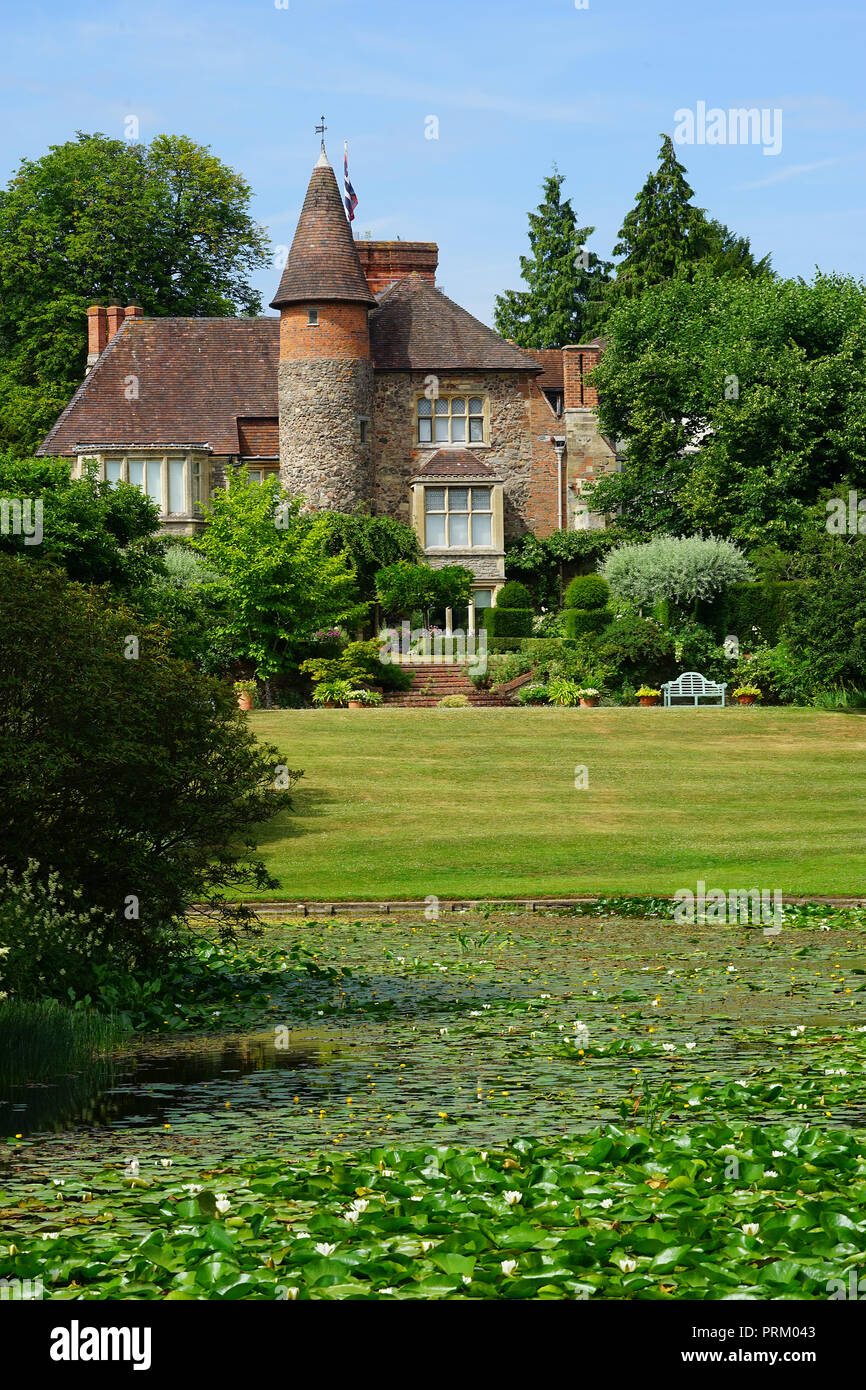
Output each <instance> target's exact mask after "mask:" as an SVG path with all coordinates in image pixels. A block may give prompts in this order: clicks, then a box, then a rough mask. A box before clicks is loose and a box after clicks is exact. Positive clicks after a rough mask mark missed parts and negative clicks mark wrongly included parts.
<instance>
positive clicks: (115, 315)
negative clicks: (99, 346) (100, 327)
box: [108, 304, 124, 342]
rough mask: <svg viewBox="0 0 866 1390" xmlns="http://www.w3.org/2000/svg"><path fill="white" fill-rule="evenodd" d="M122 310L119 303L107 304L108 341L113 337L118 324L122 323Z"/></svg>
mask: <svg viewBox="0 0 866 1390" xmlns="http://www.w3.org/2000/svg"><path fill="white" fill-rule="evenodd" d="M123 315H124V310H123V308H122V306H121V305H120V304H109V306H108V341H109V342H111V339H112V338H113V337H114V335H115V333H116V332H117V330H118V328H119V327H120V325H121V324H122V323H123Z"/></svg>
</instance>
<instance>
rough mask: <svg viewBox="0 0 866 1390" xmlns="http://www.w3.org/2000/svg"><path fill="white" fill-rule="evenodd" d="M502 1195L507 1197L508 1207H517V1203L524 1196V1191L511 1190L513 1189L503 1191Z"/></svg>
mask: <svg viewBox="0 0 866 1390" xmlns="http://www.w3.org/2000/svg"><path fill="white" fill-rule="evenodd" d="M502 1196H503V1197H504V1199H505V1205H506V1206H507V1207H516V1206H517V1203H518V1202H519V1201H520V1199H521V1198H522V1196H523V1193H522V1192H515V1191H513V1190H511V1191H508V1192H503V1194H502Z"/></svg>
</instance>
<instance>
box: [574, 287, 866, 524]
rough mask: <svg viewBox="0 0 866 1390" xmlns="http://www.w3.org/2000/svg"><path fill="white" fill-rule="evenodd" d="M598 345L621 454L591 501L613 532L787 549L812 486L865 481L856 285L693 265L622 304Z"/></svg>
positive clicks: (865, 308)
mask: <svg viewBox="0 0 866 1390" xmlns="http://www.w3.org/2000/svg"><path fill="white" fill-rule="evenodd" d="M608 342H609V345H608V349H607V351H606V352H605V353H604V355H603V357H602V359H601V362H600V363H599V365H598V366H597V367H596V368H595V371H594V380H595V382H596V385H597V387H598V391H599V401H600V405H599V419H600V423H601V428H602V429H603V430H604V432H605V433H606V434H609V435H611V436H612V437H614V438H617V439H619V440H621V441H622V442H623V446H624V461H623V468H622V471H621V472H619V473H616V474H611V475H609V476H607V477H605V478H604V479H602V480H600V481H599V482H598V483H597V484H596V486H595V488H594V489H593V491H592V497H591V506H592V508H593V510H594V511H600V512H604V513H607V514H608V515H613V514H616V515H617V528H618V530H620V531H621V532H622V533H623V534H624V535H625V536H628V537H632V538H641V539H644V538H646V537H647V536H649V535H652V534H654V533H658V532H672V533H675V534H684V533H690V532H694V531H697V530H706V531H712V532H713V533H714V534H716V535H723V536H729V537H732V538H733V539H736V540H739V541H742V542H745V543H746V544H748V545H759V546H762V547H771V548H772V547H773V546H777V547H780V548H781V549H782V550H791V549H792V548H794V549H796V548H797V546H798V545H799V544H800V541H799V536H800V534H801V533H803V531H804V528H805V529H806V530H809V529H811V527H812V524H813V523H812V517H811V515H810V508H812V507H814V505H815V503H816V501H817V500H818V499H819V498H820V497H821V496H822V495H830V493H832V495H843V496H844V495H845V492H844V491H843V492H842V493H841V494H840V493H839V489H840V488H842V489H847V488H848V486H850V487H854V488H857V487H860V488H861V489H862V487H863V486H864V484H866V286H864V285H863V284H862V283H861V282H858V281H855V280H853V279H848V278H845V277H843V276H837V275H832V276H827V275H822V274H820V273H818V274H816V276H815V279H814V280H813V281H812V282H811V283H806V282H805V281H803V280H779V279H775V278H773V277H770V276H762V277H759V278H757V279H750V278H746V277H729V276H725V277H723V278H722V279H717V278H715V277H714V276H713V275H712V274H711V273H710V272H708V271H706V270H705V271H702V272H700V273H699V274H698V275H697V276H696V277H695V279H694V281H693V282H692V283H689V282H688V281H686V280H684V279H674V280H672V281H670V282H669V283H667V284H665V285H658V286H656V287H655V288H654V289H651V290H648V291H647V293H646V294H644V295H643V296H642V297H641V298H640V299H637V300H630V301H626V302H625V303H623V304H621V305H620V306H619V307H618V308H617V310H616V311H615V312H614V314H613V316H612V318H611V321H610V324H609V335H608ZM828 490H829V493H828Z"/></svg>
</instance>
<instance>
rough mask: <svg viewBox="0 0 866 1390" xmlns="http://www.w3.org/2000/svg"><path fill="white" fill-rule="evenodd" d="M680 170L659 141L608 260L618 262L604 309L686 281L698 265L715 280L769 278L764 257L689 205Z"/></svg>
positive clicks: (669, 145)
mask: <svg viewBox="0 0 866 1390" xmlns="http://www.w3.org/2000/svg"><path fill="white" fill-rule="evenodd" d="M693 197H694V190H693V189H692V188H690V186H689V184H688V181H687V179H686V170H685V166H684V165H682V164H681V163H680V162H679V160H678V159H677V157H676V154H675V153H674V144H673V141H672V139H671V137H670V136H669V135H663V136H662V145H661V149H660V150H659V164H658V168H657V169H655V170H654V171H653V172H652V173H651V174H649V175H648V177H647V180H646V183H645V184H644V186H643V188H642V189H641V190H640V192H639V193H638V195H637V198H636V199H635V205H634V207H633V208H631V209H630V211H629V212H628V213H627V214H626V217H625V220H624V221H623V224H622V227H621V228H620V233H619V241H618V242H617V244H616V246H615V247H614V248H613V254H614V255H615V256H618V257H620V258H621V259H620V261H619V264H618V265H617V267H616V279H615V280H614V281H613V283H612V284H611V286H610V291H609V293H608V296H607V298H608V302H609V304H618V303H620V302H621V301H622V300H623V299H635V298H639V297H640V295H642V294H643V293H644V291H645V290H647V289H649V288H650V287H651V286H653V285H658V284H662V283H664V282H665V281H667V280H673V279H675V278H679V277H686V278H689V277H690V276H691V275H692V274H694V273H695V272H696V271H697V269H698V267H699V266H700V265H702V264H703V265H704V266H705V268H707V269H708V270H710V271H711V273H712V274H714V275H723V274H727V273H731V272H736V273H740V274H746V275H764V274H767V273H769V268H770V267H769V257H768V256H767V257H764V259H763V260H761V261H756V260H755V258H754V256H753V255H752V252H751V248H750V245H749V240H748V238H747V237H738V236H736V235H735V233H733V232H731V231H729V229H728V228H727V227H725V226H723V224H722V223H721V222H718V221H715V220H711V219H709V218H708V217H707V215H706V213H705V212H704V211H703V209H702V208H698V207H695V205H694V204H693V203H692V201H691V200H692V198H693Z"/></svg>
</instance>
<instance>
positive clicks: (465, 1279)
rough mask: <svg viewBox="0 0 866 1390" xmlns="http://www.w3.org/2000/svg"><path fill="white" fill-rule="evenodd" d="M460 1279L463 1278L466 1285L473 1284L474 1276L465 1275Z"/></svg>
mask: <svg viewBox="0 0 866 1390" xmlns="http://www.w3.org/2000/svg"><path fill="white" fill-rule="evenodd" d="M460 1277H461V1278H462V1280H463V1282H464V1284H471V1283H472V1275H471V1274H463V1275H461V1276H460Z"/></svg>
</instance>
